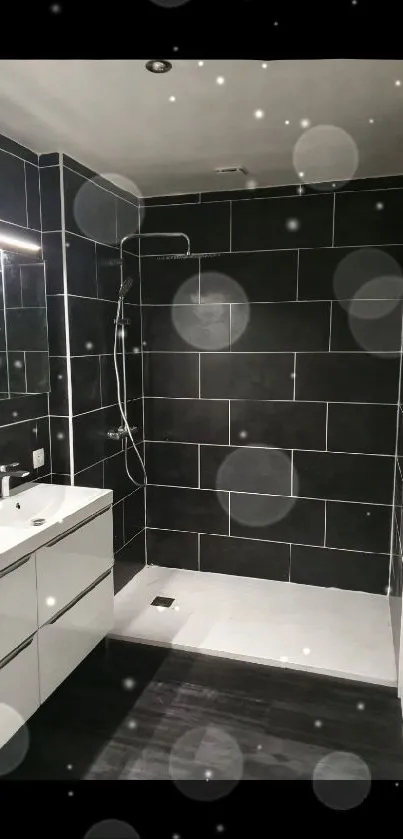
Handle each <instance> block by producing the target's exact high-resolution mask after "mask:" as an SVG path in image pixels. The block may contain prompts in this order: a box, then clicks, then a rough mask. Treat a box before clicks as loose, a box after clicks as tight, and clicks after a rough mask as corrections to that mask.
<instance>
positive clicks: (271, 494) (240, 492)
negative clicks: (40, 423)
mask: <svg viewBox="0 0 403 839" xmlns="http://www.w3.org/2000/svg"><path fill="white" fill-rule="evenodd" d="M109 459H110V458H109ZM87 468H89V467H87ZM83 471H84V470H83ZM147 486H152V487H160V488H161V489H180V490H184V489H185V490H189V491H191V492H213V493H216V494H218V495H222V494H223V493H227V492H231V493H232V494H233V495H256V496H259V497H260V496H262V497H264V498H295V499H296V500H303V501H317V502H318V503H322V502H324V501H327V503H328V504H353V505H354V506H355V505H356V504H364V506H370V507H388V508H389V507H390V508H392V504H391V503H390V504H385V503H384V502H380V501H354V500H352V499H351V498H349V499H346V498H320V497H318V496H316V497H315V496H310V495H292V496H291V495H284V494H280V493H276V492H250V491H249V490H239V489H231V490H225V489H216V488H215V487H189V486H182V485H179V484H154V483H152V482H150V483H149V484H148V485H147Z"/></svg>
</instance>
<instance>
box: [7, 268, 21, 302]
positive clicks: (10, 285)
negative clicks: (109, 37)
mask: <svg viewBox="0 0 403 839" xmlns="http://www.w3.org/2000/svg"><path fill="white" fill-rule="evenodd" d="M3 274H4V276H3V283H4V301H5V305H6V307H7V308H14V307H16V306H17V307H18V306H22V290H21V270H20V266H19V265H18V264H14V263H13V262H11V261H10V260H7V262H6V263H5V265H4V271H3Z"/></svg>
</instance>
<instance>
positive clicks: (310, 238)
mask: <svg viewBox="0 0 403 839" xmlns="http://www.w3.org/2000/svg"><path fill="white" fill-rule="evenodd" d="M332 226H333V196H332V195H312V196H311V195H309V196H300V195H297V196H295V197H292V198H278V199H276V198H268V199H262V200H258V201H253V200H252V201H234V202H233V204H232V250H235V251H250V250H266V249H267V250H271V249H273V250H274V249H276V248H314V247H317V248H320V247H323V246H325V245H331V244H332Z"/></svg>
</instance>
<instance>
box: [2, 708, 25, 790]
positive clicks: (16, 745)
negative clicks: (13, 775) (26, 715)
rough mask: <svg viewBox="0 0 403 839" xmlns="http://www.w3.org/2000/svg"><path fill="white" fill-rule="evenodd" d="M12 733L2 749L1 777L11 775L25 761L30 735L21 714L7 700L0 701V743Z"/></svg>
mask: <svg viewBox="0 0 403 839" xmlns="http://www.w3.org/2000/svg"><path fill="white" fill-rule="evenodd" d="M11 732H13V733H12V736H11V738H10V739H8V740H7V742H5V743H4V746H3V747H2V748H1V749H0V777H1V776H4V775H9V774H10V772H13V771H14V770H15V769H17V767H18V766H20V765H21V763H22V762H23V761H24V759H25V756H26V754H27V752H28V749H29V743H30V737H29V731H28V728H27V726H26V724H25V720H24V719H23V717H22V716H21V714H20V713H19V712H18V711H17V710H16V709H15V708H12V707H11V706H10V705H7V704H6V703H5V702H0V743H3V742H4V740H5V739H6V737H8V736H9V735H10V733H11Z"/></svg>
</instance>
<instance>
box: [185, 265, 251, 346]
mask: <svg viewBox="0 0 403 839" xmlns="http://www.w3.org/2000/svg"><path fill="white" fill-rule="evenodd" d="M201 289H202V292H201V294H200V302H199V285H198V278H197V277H195V276H192V277H190V278H189V279H188V280H186V281H185V282H184V283H183V284H182V285H181V287H180V288H179V289H178V291H177V292H176V294H175V297H174V299H173V301H172V321H173V324H174V326H175V329H176V331H177V332H178V334H179V335H180V336H181V338H182V339H183V340H184V341H186V343H187V344H189V345H190V346H192V347H196V348H197V349H200V350H211V351H212V350H220V349H225V348H227V347H229V346H230V338H231V342H232V344H234V343H235V341H237V340H238V338H239V337H240V336H241V335H242V333H243V332H244V330H245V329H246V326H247V324H248V322H249V314H250V310H249V303H248V299H247V297H246V294H245V292H244V290H243V289H242V288H241V286H240V285H239V283H237V282H236V281H235V280H233V279H231V277H228V276H227V275H226V274H220V273H217V272H206V273H203V275H202V278H201ZM229 303H233V304H235V303H237V304H239V303H241V304H243V305H241V306H239V305H234V306H232V308H231V313H230V307H229V305H228V304H229ZM230 317H231V322H230Z"/></svg>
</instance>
